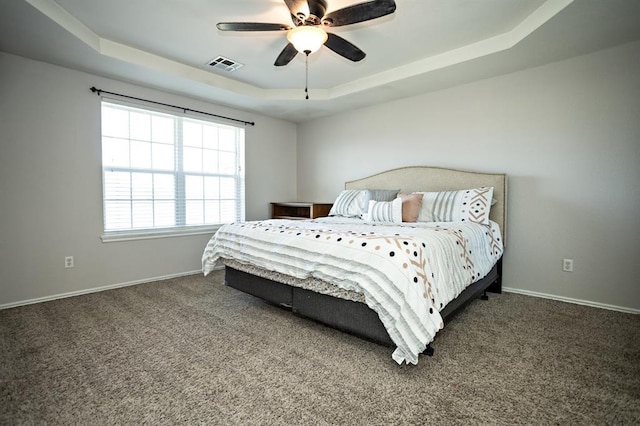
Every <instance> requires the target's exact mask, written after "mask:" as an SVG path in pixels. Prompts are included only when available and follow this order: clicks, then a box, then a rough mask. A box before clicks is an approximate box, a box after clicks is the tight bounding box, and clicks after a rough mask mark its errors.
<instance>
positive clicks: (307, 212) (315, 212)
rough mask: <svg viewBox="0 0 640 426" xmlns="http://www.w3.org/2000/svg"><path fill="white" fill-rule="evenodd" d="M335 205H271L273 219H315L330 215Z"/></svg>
mask: <svg viewBox="0 0 640 426" xmlns="http://www.w3.org/2000/svg"><path fill="white" fill-rule="evenodd" d="M332 205H333V204H325V203H271V218H272V219H315V218H317V217H325V216H328V215H329V210H331V206H332Z"/></svg>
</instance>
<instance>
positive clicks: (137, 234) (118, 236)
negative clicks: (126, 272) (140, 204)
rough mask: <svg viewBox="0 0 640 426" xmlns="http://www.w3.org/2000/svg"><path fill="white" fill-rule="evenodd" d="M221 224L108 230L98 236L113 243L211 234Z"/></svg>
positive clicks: (103, 240) (106, 241) (105, 241)
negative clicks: (118, 230) (159, 228)
mask: <svg viewBox="0 0 640 426" xmlns="http://www.w3.org/2000/svg"><path fill="white" fill-rule="evenodd" d="M221 226H222V225H215V226H202V227H189V228H178V229H168V230H145V231H122V232H109V233H107V234H102V236H101V237H100V238H101V239H102V242H103V243H114V242H121V241H137V240H151V239H156V238H174V237H187V236H192V235H205V234H209V235H213V234H215V233H216V232H217V231H218V229H220V227H221Z"/></svg>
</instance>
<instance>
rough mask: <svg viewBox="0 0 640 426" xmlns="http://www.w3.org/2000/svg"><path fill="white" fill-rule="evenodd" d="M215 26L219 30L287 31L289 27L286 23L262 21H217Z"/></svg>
mask: <svg viewBox="0 0 640 426" xmlns="http://www.w3.org/2000/svg"><path fill="white" fill-rule="evenodd" d="M216 27H218V29H219V30H220V31H287V30H290V29H291V27H290V26H288V25H284V24H270V23H263V22H219V23H218V24H216Z"/></svg>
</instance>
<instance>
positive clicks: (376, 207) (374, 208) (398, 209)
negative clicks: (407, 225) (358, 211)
mask: <svg viewBox="0 0 640 426" xmlns="http://www.w3.org/2000/svg"><path fill="white" fill-rule="evenodd" d="M366 218H367V219H368V220H370V221H372V222H394V223H401V222H402V200H401V199H400V198H395V199H394V200H393V201H375V200H371V201H369V210H368V211H367V215H366Z"/></svg>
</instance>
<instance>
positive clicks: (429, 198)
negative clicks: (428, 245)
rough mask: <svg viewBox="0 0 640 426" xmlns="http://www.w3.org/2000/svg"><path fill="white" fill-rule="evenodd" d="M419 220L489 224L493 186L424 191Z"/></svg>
mask: <svg viewBox="0 0 640 426" xmlns="http://www.w3.org/2000/svg"><path fill="white" fill-rule="evenodd" d="M422 194H423V196H422V208H421V209H420V214H419V215H418V222H475V223H481V224H484V225H487V224H489V211H490V209H491V201H492V199H493V188H492V187H491V188H488V187H481V188H474V189H464V190H460V191H443V192H423V193H422Z"/></svg>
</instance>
